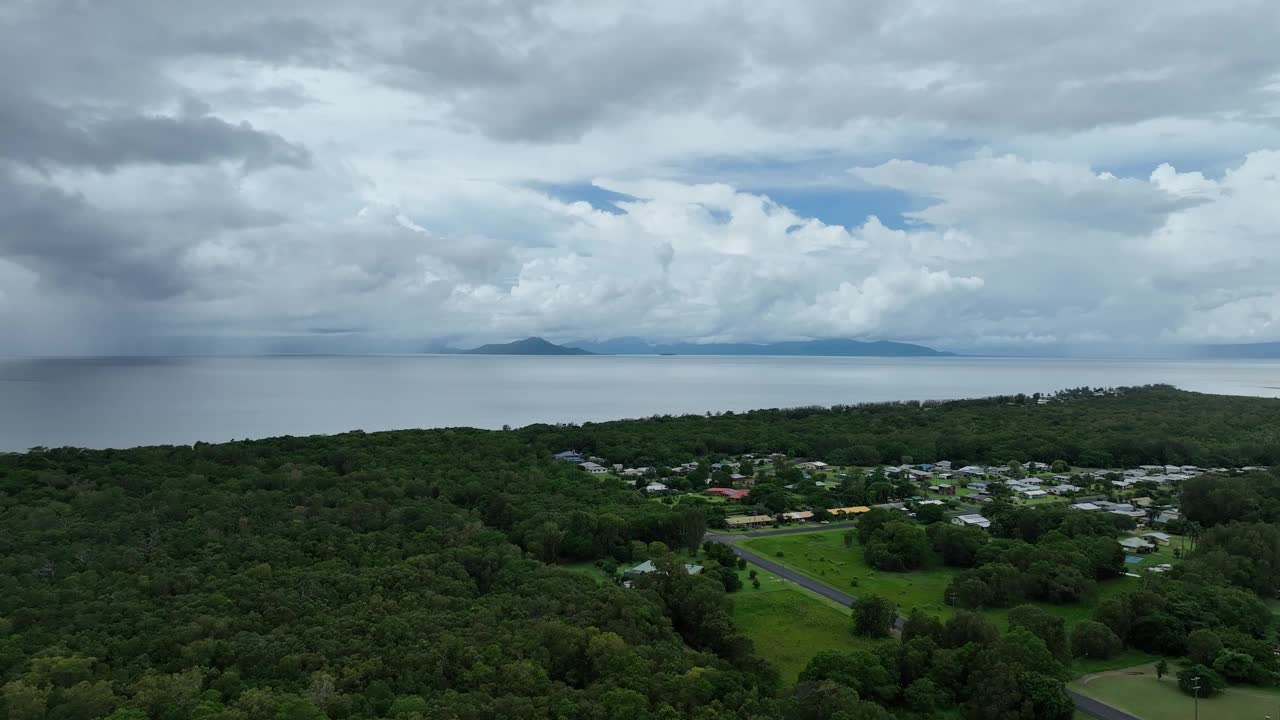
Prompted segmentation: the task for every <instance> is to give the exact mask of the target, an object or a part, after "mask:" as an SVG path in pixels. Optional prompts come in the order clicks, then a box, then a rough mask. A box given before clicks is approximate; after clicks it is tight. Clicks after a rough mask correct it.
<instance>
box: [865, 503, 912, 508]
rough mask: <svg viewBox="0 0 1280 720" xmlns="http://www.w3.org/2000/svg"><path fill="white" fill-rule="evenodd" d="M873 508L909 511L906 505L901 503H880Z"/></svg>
mask: <svg viewBox="0 0 1280 720" xmlns="http://www.w3.org/2000/svg"><path fill="white" fill-rule="evenodd" d="M871 507H873V508H879V509H881V510H906V509H907V505H906V503H900V502H889V503H880V504H879V505H872V506H871Z"/></svg>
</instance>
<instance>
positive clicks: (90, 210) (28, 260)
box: [0, 169, 185, 300]
mask: <svg viewBox="0 0 1280 720" xmlns="http://www.w3.org/2000/svg"><path fill="white" fill-rule="evenodd" d="M0 196H3V198H4V200H3V201H2V202H0V257H5V258H8V259H9V260H12V261H14V262H17V263H18V264H20V265H23V266H25V267H27V268H28V269H31V270H33V271H35V272H36V273H38V274H39V277H40V280H41V282H42V283H43V284H45V285H47V286H49V289H50V290H58V291H70V292H72V293H74V294H78V295H84V296H89V297H92V296H98V297H113V298H133V299H142V300H163V299H166V298H171V297H173V296H175V295H177V294H179V293H180V292H182V291H183V289H184V285H185V283H184V281H183V280H182V279H181V278H180V277H178V275H177V274H175V272H174V264H175V250H174V248H173V247H172V246H171V245H163V244H152V243H148V242H146V241H145V238H143V237H140V236H139V234H138V233H137V232H131V231H130V230H128V229H126V228H122V227H119V222H120V221H119V218H115V217H112V216H110V215H107V214H104V213H102V212H100V211H99V210H97V209H95V208H94V207H92V206H90V205H89V204H88V203H86V202H85V201H84V200H83V199H82V198H79V197H77V196H75V195H72V194H69V193H66V192H63V191H61V190H58V189H56V188H52V187H48V186H43V187H42V186H36V185H33V184H30V183H26V182H22V181H20V180H18V179H17V178H15V177H14V176H13V175H12V174H10V173H5V172H4V171H3V169H0Z"/></svg>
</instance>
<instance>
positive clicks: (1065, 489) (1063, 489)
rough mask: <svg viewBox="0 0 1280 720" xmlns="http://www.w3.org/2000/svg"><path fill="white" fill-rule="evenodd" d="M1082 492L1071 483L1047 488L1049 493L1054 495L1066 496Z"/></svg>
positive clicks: (1080, 488)
mask: <svg viewBox="0 0 1280 720" xmlns="http://www.w3.org/2000/svg"><path fill="white" fill-rule="evenodd" d="M1082 490H1084V488H1082V487H1077V486H1075V485H1072V484H1071V483H1063V484H1061V485H1054V486H1053V487H1051V488H1049V492H1051V493H1053V494H1054V495H1067V494H1069V493H1074V492H1080V491H1082Z"/></svg>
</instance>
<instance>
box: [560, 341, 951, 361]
mask: <svg viewBox="0 0 1280 720" xmlns="http://www.w3.org/2000/svg"><path fill="white" fill-rule="evenodd" d="M578 345H579V346H581V347H583V348H585V349H587V350H590V351H591V352H593V353H596V354H600V355H793V356H799V355H819V356H829V357H943V356H951V355H954V354H955V353H949V352H944V351H942V350H934V349H933V348H930V347H925V346H924V345H913V344H911V343H901V342H890V341H887V340H877V341H874V342H866V341H862V340H843V339H832V340H805V341H796V342H776V343H706V344H699V343H676V344H672V345H655V344H652V343H649V342H647V341H645V340H642V339H640V338H617V339H614V340H606V341H604V342H599V343H578Z"/></svg>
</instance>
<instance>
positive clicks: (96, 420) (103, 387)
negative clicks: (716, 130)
mask: <svg viewBox="0 0 1280 720" xmlns="http://www.w3.org/2000/svg"><path fill="white" fill-rule="evenodd" d="M1151 383H1167V384H1170V385H1175V386H1177V387H1180V388H1183V389H1186V390H1195V391H1199V392H1208V393H1222V394H1232V395H1256V396H1265V397H1280V362H1277V361H1252V360H1251V361H1172V360H1171V361H1161V360H1077V359H1022V358H968V357H954V358H835V357H740V356H735V357H695V356H674V357H661V356H591V357H529V356H518V357H517V356H458V355H414V356H345V355H344V356H262V357H180V358H41V359H27V358H0V451H21V450H26V449H28V448H31V447H36V446H44V447H58V446H78V447H90V448H104V447H116V448H120V447H132V446H136V445H170V444H190V443H193V442H195V441H198V440H203V441H206V442H221V441H227V440H234V439H243V438H261V437H271V436H278V435H312V434H328V433H338V432H344V431H347V430H355V429H361V430H365V431H375V430H393V429H402V428H430V427H456V426H472V427H481V428H500V427H502V426H503V425H510V426H512V427H519V426H522V425H527V424H530V423H540V422H545V423H578V422H584V421H598V420H614V419H619V418H631V417H644V416H649V415H655V414H667V413H671V414H683V413H704V412H716V411H723V410H735V411H740V410H750V409H755V408H770V407H795V406H800V405H834V404H849V403H858V402H871V401H885V400H931V399H933V400H936V399H953V398H967V397H980V396H985V395H995V394H1011V393H1018V392H1023V393H1028V394H1030V393H1034V392H1052V391H1054V390H1059V389H1062V388H1067V387H1080V386H1085V385H1088V386H1094V387H1096V386H1104V387H1108V386H1118V385H1145V384H1151Z"/></svg>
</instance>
